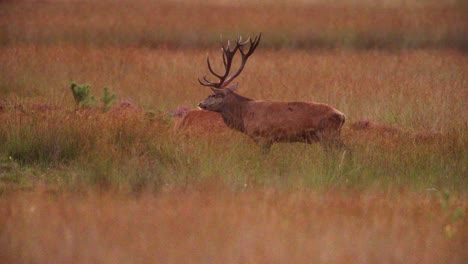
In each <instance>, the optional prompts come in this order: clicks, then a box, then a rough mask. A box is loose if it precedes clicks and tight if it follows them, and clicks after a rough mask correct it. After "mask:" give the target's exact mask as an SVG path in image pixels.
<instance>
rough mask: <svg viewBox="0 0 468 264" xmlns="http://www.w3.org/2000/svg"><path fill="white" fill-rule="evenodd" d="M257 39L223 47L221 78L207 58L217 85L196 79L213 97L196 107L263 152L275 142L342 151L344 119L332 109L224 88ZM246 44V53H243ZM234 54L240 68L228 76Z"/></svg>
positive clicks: (241, 67)
mask: <svg viewBox="0 0 468 264" xmlns="http://www.w3.org/2000/svg"><path fill="white" fill-rule="evenodd" d="M260 38H261V35H260V36H258V37H256V38H255V40H253V41H252V40H251V39H250V38H249V39H248V40H247V41H246V42H242V41H241V38H239V40H237V42H236V46H235V47H234V49H233V50H231V48H230V43H229V42H228V44H227V46H226V47H224V46H223V47H222V51H223V63H224V67H225V72H224V74H217V73H216V72H214V71H213V69H212V67H211V65H210V61H209V57H208V58H207V63H208V69H209V70H210V72H211V73H212V74H213V75H214V76H215V77H217V78H218V79H219V82H211V81H209V80H208V79H207V78H206V77H203V80H200V79H199V82H200V84H202V85H203V86H208V87H211V89H212V91H213V94H212V95H210V96H208V97H207V98H206V99H205V100H203V101H202V102H201V103H199V104H198V106H199V107H200V108H201V109H204V110H208V111H213V112H219V113H221V115H222V117H223V120H224V122H225V124H226V125H227V126H228V127H230V128H232V129H236V130H238V131H241V132H243V133H245V134H246V135H248V136H249V137H251V138H252V139H253V140H254V141H255V142H257V143H258V144H260V145H261V146H262V147H263V149H264V151H265V152H267V151H268V150H269V148H270V146H271V145H272V144H273V143H275V142H305V143H313V142H320V143H321V144H322V145H323V146H325V147H340V148H342V147H344V144H343V143H342V141H341V138H340V133H341V127H342V126H343V124H344V122H345V116H344V114H343V113H341V112H340V111H338V110H336V109H335V108H333V107H331V106H329V105H326V104H321V103H315V102H282V101H260V100H254V99H250V98H247V97H244V96H241V95H239V94H237V93H236V92H234V90H235V89H236V88H237V84H235V85H231V86H228V85H229V84H230V82H231V81H232V80H233V79H234V78H236V77H237V76H238V75H239V74H240V73H241V71H242V70H243V68H244V66H245V63H246V62H247V59H248V58H249V56H250V55H251V54H252V53H253V52H254V51H255V49H256V48H257V46H258V43H259V42H260ZM249 42H250V46H249V49H248V50H247V51H245V47H246V44H247V43H249ZM237 51H239V52H240V53H241V56H242V62H241V66H240V68H239V69H238V70H237V72H236V73H234V74H232V75H229V72H230V70H231V64H232V59H233V57H234V55H235V54H236V52H237Z"/></svg>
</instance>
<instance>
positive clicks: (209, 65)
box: [205, 55, 222, 79]
mask: <svg viewBox="0 0 468 264" xmlns="http://www.w3.org/2000/svg"><path fill="white" fill-rule="evenodd" d="M206 63H207V64H208V70H210V72H211V73H212V74H213V75H214V76H216V77H218V79H221V78H222V76H221V75H219V74H217V73H216V72H214V70H213V68H212V67H211V63H210V56H208V55H206ZM205 79H206V78H205Z"/></svg>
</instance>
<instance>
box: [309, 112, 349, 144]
mask: <svg viewBox="0 0 468 264" xmlns="http://www.w3.org/2000/svg"><path fill="white" fill-rule="evenodd" d="M344 122H345V118H344V115H339V114H336V115H333V116H331V117H330V118H327V119H324V120H323V121H322V122H320V126H319V129H318V131H317V132H316V135H317V138H318V141H319V142H320V144H321V145H322V146H323V147H324V149H325V150H327V151H328V150H347V147H346V145H345V144H344V142H343V140H342V139H341V127H342V126H343V124H344Z"/></svg>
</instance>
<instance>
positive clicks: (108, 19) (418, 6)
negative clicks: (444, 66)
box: [0, 0, 468, 51]
mask: <svg viewBox="0 0 468 264" xmlns="http://www.w3.org/2000/svg"><path fill="white" fill-rule="evenodd" d="M2 2H3V3H2V7H3V8H2V11H0V12H1V14H2V16H1V18H0V25H1V29H2V30H1V31H0V44H2V45H17V44H34V45H57V44H58V45H80V46H83V45H84V46H93V47H95V46H101V47H102V46H118V47H121V46H132V47H149V48H155V47H169V48H194V47H208V46H212V45H213V44H215V43H217V42H218V41H219V40H220V36H223V37H224V38H227V37H233V36H235V37H237V35H238V34H240V33H243V34H247V33H250V34H254V33H257V32H264V34H265V36H268V38H269V40H268V41H264V43H262V47H263V48H275V49H278V48H289V49H296V48H301V49H311V48H347V49H357V50H362V49H364V50H365V49H376V48H377V49H414V48H454V49H459V50H465V51H466V49H467V45H468V39H467V38H468V37H467V36H468V34H467V33H468V26H467V15H466V13H467V12H466V11H467V5H466V2H465V1H430V0H427V1H348V0H344V1H278V0H272V1H150V0H139V1H110V0H104V1H98V2H96V1H72V0H69V1H67V0H65V1H2Z"/></svg>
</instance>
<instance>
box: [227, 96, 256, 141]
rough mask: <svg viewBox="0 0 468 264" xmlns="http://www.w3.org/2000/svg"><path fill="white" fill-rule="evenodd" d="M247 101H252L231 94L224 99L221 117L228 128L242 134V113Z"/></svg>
mask: <svg viewBox="0 0 468 264" xmlns="http://www.w3.org/2000/svg"><path fill="white" fill-rule="evenodd" d="M249 101H252V99H250V98H247V97H243V96H240V95H238V94H236V93H232V94H230V95H229V97H228V98H226V101H225V103H224V106H223V108H222V109H221V115H222V116H223V120H224V123H226V125H227V126H228V127H230V128H232V129H236V130H239V131H241V132H244V112H245V109H246V105H247V103H248V102H249Z"/></svg>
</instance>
